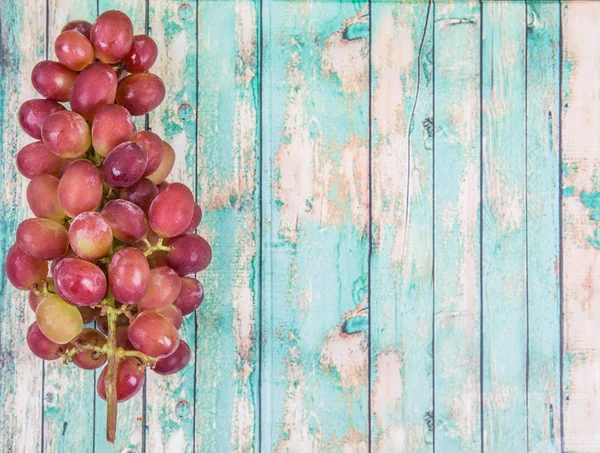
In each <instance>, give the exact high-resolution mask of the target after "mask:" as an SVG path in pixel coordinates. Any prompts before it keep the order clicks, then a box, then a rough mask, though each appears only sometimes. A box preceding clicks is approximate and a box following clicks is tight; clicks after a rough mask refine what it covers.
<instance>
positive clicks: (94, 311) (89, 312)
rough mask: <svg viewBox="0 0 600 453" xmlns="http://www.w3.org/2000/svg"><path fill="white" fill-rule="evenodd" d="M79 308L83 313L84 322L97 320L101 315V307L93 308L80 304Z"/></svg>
mask: <svg viewBox="0 0 600 453" xmlns="http://www.w3.org/2000/svg"><path fill="white" fill-rule="evenodd" d="M77 310H79V313H81V317H82V318H83V323H84V324H89V323H90V322H92V321H95V320H96V318H97V317H98V316H100V312H101V311H102V310H101V309H100V308H99V307H96V308H92V307H87V306H85V305H81V306H78V307H77Z"/></svg>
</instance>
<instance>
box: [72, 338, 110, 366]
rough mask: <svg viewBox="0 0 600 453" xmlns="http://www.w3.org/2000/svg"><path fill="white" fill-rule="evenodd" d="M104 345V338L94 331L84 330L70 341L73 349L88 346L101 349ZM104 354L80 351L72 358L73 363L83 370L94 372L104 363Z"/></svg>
mask: <svg viewBox="0 0 600 453" xmlns="http://www.w3.org/2000/svg"><path fill="white" fill-rule="evenodd" d="M105 344H106V337H105V336H104V335H103V334H102V332H99V331H98V330H96V329H91V328H85V329H83V330H82V331H81V333H80V334H79V335H78V336H77V338H75V339H74V340H73V341H71V345H72V346H73V347H77V346H83V345H89V346H97V347H99V348H101V347H102V346H104V345H105ZM107 360H108V357H107V356H106V354H103V353H101V352H96V351H86V350H84V351H81V352H78V353H76V354H75V355H74V356H73V363H74V364H75V365H77V366H78V367H79V368H82V369H84V370H95V369H97V368H100V367H101V366H102V365H104V364H105V363H106V361H107Z"/></svg>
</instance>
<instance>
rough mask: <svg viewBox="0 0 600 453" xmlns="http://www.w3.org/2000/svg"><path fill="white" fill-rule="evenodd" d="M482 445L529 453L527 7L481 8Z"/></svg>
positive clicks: (501, 4)
mask: <svg viewBox="0 0 600 453" xmlns="http://www.w3.org/2000/svg"><path fill="white" fill-rule="evenodd" d="M482 18H483V20H482V29H483V30H482V32H483V33H482V35H483V42H482V56H481V58H482V66H483V68H482V71H483V72H482V75H481V76H482V98H483V101H482V125H481V128H482V151H483V158H482V169H483V179H482V192H483V201H482V203H483V204H482V217H483V218H482V224H483V225H482V238H481V241H482V260H483V269H482V285H483V316H482V318H483V351H482V353H483V362H482V373H483V440H482V442H483V447H484V450H485V451H486V452H490V453H491V452H498V453H500V452H506V451H515V452H516V451H527V402H526V400H527V388H526V385H527V384H526V373H527V371H526V368H527V365H526V357H527V320H526V314H527V300H526V292H527V291H526V279H527V271H526V247H527V245H526V233H527V230H526V209H525V203H526V196H525V193H526V192H525V191H526V182H525V178H526V164H525V155H526V153H525V39H526V36H525V29H526V6H525V3H522V2H517V3H512V2H493V3H492V2H484V3H483V5H482Z"/></svg>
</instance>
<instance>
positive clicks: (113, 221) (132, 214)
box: [102, 200, 148, 244]
mask: <svg viewBox="0 0 600 453" xmlns="http://www.w3.org/2000/svg"><path fill="white" fill-rule="evenodd" d="M102 215H103V216H104V218H105V219H106V220H107V221H108V224H109V225H110V228H111V229H112V233H113V235H114V236H115V237H116V238H117V239H118V240H120V241H123V242H125V243H127V244H135V243H136V242H138V241H141V240H142V238H143V237H144V236H146V233H148V221H147V220H146V215H145V214H144V211H142V209H141V208H140V207H138V206H136V205H135V204H133V203H131V202H130V201H126V200H111V201H109V202H108V203H106V204H105V205H104V207H103V208H102Z"/></svg>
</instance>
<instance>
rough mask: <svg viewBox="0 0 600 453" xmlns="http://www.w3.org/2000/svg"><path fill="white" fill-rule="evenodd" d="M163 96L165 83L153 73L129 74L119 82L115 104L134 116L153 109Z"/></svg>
mask: <svg viewBox="0 0 600 453" xmlns="http://www.w3.org/2000/svg"><path fill="white" fill-rule="evenodd" d="M164 98H165V85H164V83H163V81H162V80H161V79H160V77H158V76H157V75H155V74H150V73H148V72H143V73H138V74H131V75H128V76H127V77H125V78H124V79H123V80H121V81H120V82H119V86H118V88H117V104H120V105H122V106H123V107H125V108H126V109H127V110H129V112H130V113H131V114H132V115H134V116H139V115H145V114H146V113H148V112H151V111H152V110H154V109H155V108H156V107H157V106H158V105H159V104H160V103H161V102H162V101H163V99H164Z"/></svg>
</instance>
